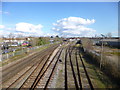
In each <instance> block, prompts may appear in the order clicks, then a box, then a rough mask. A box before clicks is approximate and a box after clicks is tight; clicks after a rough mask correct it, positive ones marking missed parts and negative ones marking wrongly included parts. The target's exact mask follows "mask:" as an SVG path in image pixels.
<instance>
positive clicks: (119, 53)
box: [104, 52, 120, 56]
mask: <svg viewBox="0 0 120 90" xmlns="http://www.w3.org/2000/svg"><path fill="white" fill-rule="evenodd" d="M104 53H105V54H108V55H109V54H112V55H117V56H120V52H104Z"/></svg>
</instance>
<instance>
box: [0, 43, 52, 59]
mask: <svg viewBox="0 0 120 90" xmlns="http://www.w3.org/2000/svg"><path fill="white" fill-rule="evenodd" d="M48 45H50V44H45V45H41V46H35V47H32V48H23V49H22V50H20V51H15V52H11V53H6V54H3V55H2V54H1V55H0V56H1V61H3V60H6V59H9V58H12V57H14V56H17V55H21V54H24V53H29V54H30V53H32V52H34V51H36V50H37V49H38V48H41V47H45V46H48Z"/></svg>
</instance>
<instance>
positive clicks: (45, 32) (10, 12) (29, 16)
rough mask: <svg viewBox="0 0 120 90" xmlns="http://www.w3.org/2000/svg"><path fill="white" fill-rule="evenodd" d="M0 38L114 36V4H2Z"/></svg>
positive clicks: (115, 9)
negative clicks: (1, 36) (22, 36)
mask: <svg viewBox="0 0 120 90" xmlns="http://www.w3.org/2000/svg"><path fill="white" fill-rule="evenodd" d="M0 15H2V23H0V34H1V35H4V36H7V35H8V34H9V33H14V34H16V35H18V34H22V35H34V36H51V35H60V36H67V37H70V36H72V37H73V36H95V35H98V36H99V35H100V34H107V33H109V32H110V33H112V35H113V36H117V35H118V3H117V2H3V3H2V10H1V11H0Z"/></svg>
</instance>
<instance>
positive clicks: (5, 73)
mask: <svg viewBox="0 0 120 90" xmlns="http://www.w3.org/2000/svg"><path fill="white" fill-rule="evenodd" d="M55 46H58V45H55ZM51 47H54V45H53V46H51ZM51 47H49V48H47V49H44V50H42V51H39V52H37V53H36V54H33V55H31V56H30V57H27V58H24V59H22V60H19V61H17V62H15V63H12V64H11V65H10V66H9V65H8V67H5V68H4V67H3V68H2V83H4V82H6V81H7V80H8V79H9V78H10V77H12V76H14V75H15V74H16V73H18V71H20V70H22V69H24V68H25V67H26V66H29V65H33V64H35V62H37V61H39V59H38V58H39V57H42V55H43V53H44V52H47V51H48V49H50V48H51ZM13 70H14V72H13ZM10 72H12V73H10Z"/></svg>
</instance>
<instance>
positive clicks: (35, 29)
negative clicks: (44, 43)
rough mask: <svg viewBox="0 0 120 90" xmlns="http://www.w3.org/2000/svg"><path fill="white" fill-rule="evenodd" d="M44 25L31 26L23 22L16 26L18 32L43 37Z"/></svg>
mask: <svg viewBox="0 0 120 90" xmlns="http://www.w3.org/2000/svg"><path fill="white" fill-rule="evenodd" d="M42 27H43V26H42V25H41V24H38V25H34V24H30V23H25V22H21V23H17V24H16V29H15V30H16V31H17V32H22V33H27V34H30V35H31V34H34V35H35V34H36V35H42V34H43V32H42Z"/></svg>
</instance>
